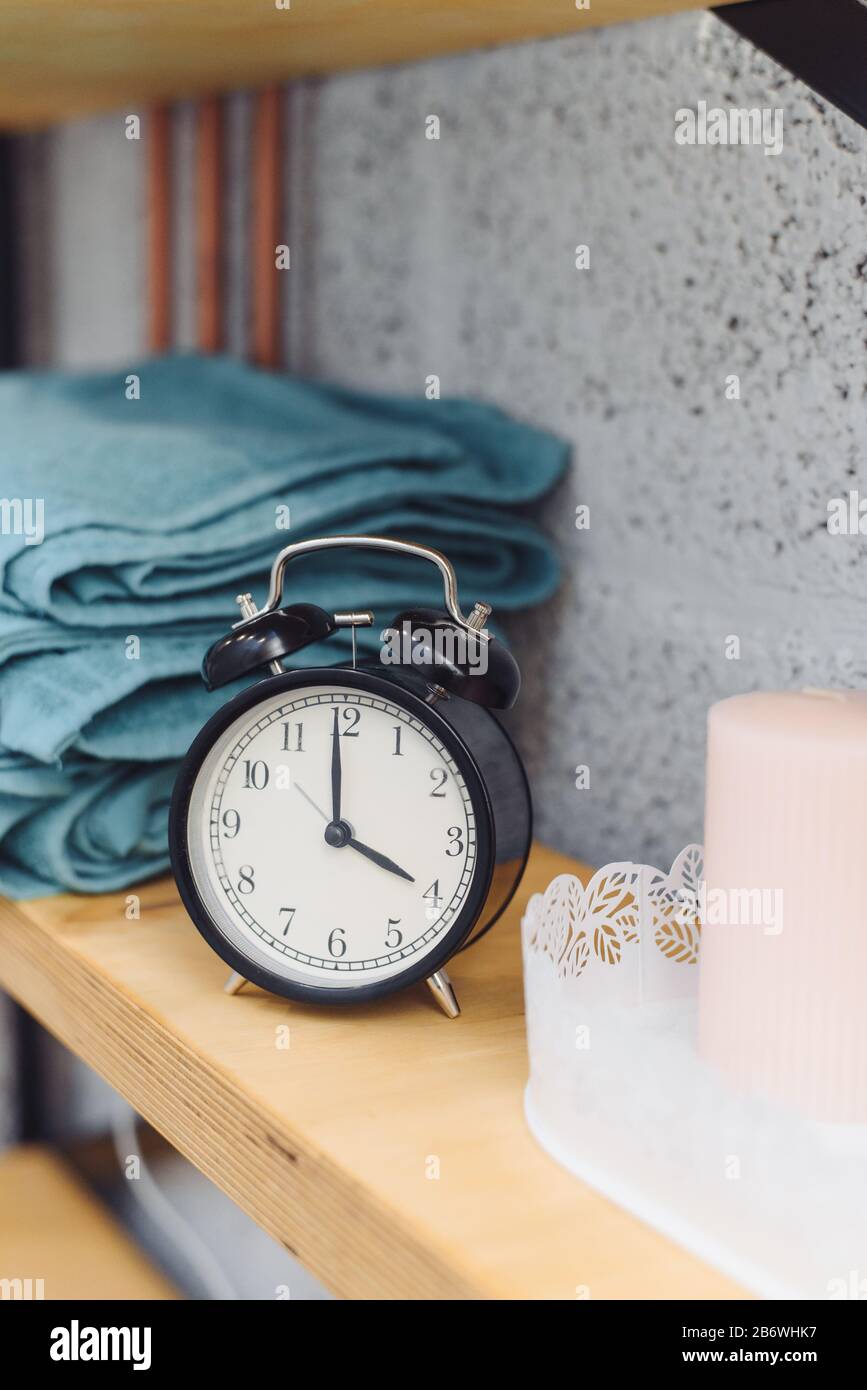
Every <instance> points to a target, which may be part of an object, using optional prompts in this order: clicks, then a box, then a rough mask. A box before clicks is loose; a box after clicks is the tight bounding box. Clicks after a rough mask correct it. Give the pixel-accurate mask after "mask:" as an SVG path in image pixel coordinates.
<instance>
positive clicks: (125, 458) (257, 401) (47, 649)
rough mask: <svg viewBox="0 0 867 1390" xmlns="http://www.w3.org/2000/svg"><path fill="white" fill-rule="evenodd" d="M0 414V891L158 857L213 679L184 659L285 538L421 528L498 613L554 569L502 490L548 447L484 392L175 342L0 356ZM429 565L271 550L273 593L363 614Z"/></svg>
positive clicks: (557, 450) (434, 594)
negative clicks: (342, 382)
mask: <svg viewBox="0 0 867 1390" xmlns="http://www.w3.org/2000/svg"><path fill="white" fill-rule="evenodd" d="M130 375H135V376H137V377H138V378H139V379H140V383H141V385H140V399H138V400H129V399H127V396H126V391H125V382H126V381H127V379H128V377H129V376H130ZM0 422H2V423H0V490H2V493H3V496H4V498H5V499H6V500H7V502H9V503H10V504H12V503H14V502H15V499H19V500H20V502H21V506H19V507H17V509H16V507H15V506H14V505H10V506H8V507H6V508H5V510H4V511H3V534H2V535H0V890H2V891H4V892H6V893H9V894H11V895H13V896H17V897H26V896H32V895H34V894H37V893H40V892H52V891H58V890H60V889H61V888H74V889H80V890H82V891H88V892H97V891H100V890H103V889H111V888H119V887H123V886H124V885H126V884H128V883H132V882H135V881H137V880H139V879H141V878H144V877H146V876H148V875H150V874H153V873H156V872H158V871H160V870H162V869H163V868H164V867H165V866H166V864H167V862H168V856H167V850H166V815H167V806H168V799H169V795H170V791H171V783H172V777H173V774H174V770H175V768H176V766H177V760H178V759H179V758H180V757H181V756H182V755H183V753H184V752H185V750H186V748H187V747H188V745H189V743H190V742H191V740H192V738H193V736H194V734H195V733H196V731H197V729H198V728H199V727H200V726H201V724H202V723H203V722H204V720H205V719H206V718H207V717H208V716H209V714H210V713H212V712H213V710H214V709H215V708H216V707H217V706H218V705H219V704H220V703H222V701H224V700H225V699H226V698H227V692H226V691H220V692H217V693H216V694H208V693H207V692H206V691H205V690H204V687H203V686H202V684H201V681H200V680H199V678H198V670H199V666H200V663H201V659H202V656H203V654H204V651H205V649H206V648H207V647H208V645H209V644H210V643H211V642H212V641H214V640H215V639H216V638H217V637H219V636H220V635H221V634H222V633H223V632H225V631H226V630H227V629H228V627H229V626H230V625H231V623H232V622H234V621H236V619H237V609H236V607H235V604H234V597H235V594H236V593H238V591H239V590H241V589H250V590H251V591H252V592H253V594H254V596H255V597H257V598H258V599H260V601H261V599H262V598H264V594H265V592H266V589H267V577H268V571H269V569H270V566H271V562H272V560H273V558H274V555H275V554H276V552H277V551H278V550H279V549H280V548H281V547H282V546H284V545H286V544H287V543H288V542H289V541H290V540H299V539H302V538H304V537H305V536H313V535H324V534H329V533H334V532H355V533H363V532H366V533H374V534H378V535H392V536H404V537H408V538H410V539H413V540H419V541H423V542H425V543H427V544H429V545H434V546H436V547H438V548H439V549H442V550H444V551H445V552H446V554H447V555H448V556H449V557H450V559H451V560H452V561H453V563H454V564H455V567H456V569H457V572H458V578H459V581H460V584H461V590H462V593H463V594H464V595H466V597H467V599H468V600H472V599H474V598H476V597H484V598H485V599H487V600H488V601H489V602H491V603H492V604H493V605H494V607H495V609H501V610H509V609H514V608H519V607H520V608H523V607H527V606H529V605H531V604H535V603H538V602H540V601H541V600H542V599H544V598H546V597H547V596H548V595H550V594H551V592H552V591H553V589H554V587H555V585H556V582H557V565H556V561H555V558H554V556H553V554H552V551H551V547H550V545H549V543H548V542H547V541H546V540H545V539H544V537H543V536H542V535H541V533H540V532H539V531H538V529H537V528H536V527H534V526H533V524H532V523H531V522H530V521H528V520H527V519H526V518H525V517H524V516H523V515H522V507H523V506H524V505H525V504H527V503H530V502H532V501H534V500H535V499H537V498H539V497H541V496H542V495H543V494H544V493H545V492H547V491H548V490H549V489H550V488H551V487H552V486H553V485H554V483H555V482H556V481H557V479H558V478H559V477H560V475H561V474H562V473H563V471H564V469H565V466H566V462H567V448H566V445H565V444H563V443H562V442H561V441H560V440H557V439H554V438H553V437H552V436H550V435H547V434H544V433H542V432H540V431H539V430H535V429H531V428H529V427H527V426H525V425H521V424H518V423H517V422H515V421H513V420H511V419H509V418H508V417H507V416H505V415H504V414H503V413H502V412H501V411H499V410H496V409H494V408H492V407H489V406H483V405H478V404H475V403H473V402H470V401H461V400H452V401H444V400H440V401H427V400H407V399H394V398H389V397H376V396H367V395H361V394H359V393H355V392H351V391H345V390H337V389H331V388H328V387H322V386H316V385H312V384H310V383H307V382H299V381H295V380H292V379H288V378H286V377H282V376H276V375H272V374H270V373H265V372H259V371H256V370H254V369H252V368H249V367H246V366H243V365H241V364H239V363H236V362H233V361H230V360H227V359H221V358H216V359H215V358H207V359H202V358H197V357H178V358H167V359H161V360H158V361H148V362H144V363H142V364H140V365H138V366H132V367H129V368H128V369H126V370H125V371H124V372H123V373H116V372H113V373H103V374H99V375H92V374H89V375H74V376H67V375H59V374H55V373H44V374H43V373H35V374H34V373H13V374H9V375H6V376H5V377H2V378H0ZM287 526H288V529H287ZM427 568H428V567H426V566H424V565H420V564H419V563H418V562H417V561H412V560H406V561H405V560H403V559H398V558H396V557H394V556H386V555H377V554H372V553H369V552H353V551H350V552H346V553H344V554H339V555H335V554H334V553H332V552H325V553H323V554H321V555H315V556H311V557H310V559H309V560H302V561H298V562H297V563H296V564H295V565H294V566H292V567H291V568H290V570H289V571H288V572H287V581H288V582H287V589H286V592H285V595H284V597H285V601H286V602H293V601H297V600H299V599H307V600H310V601H312V602H316V603H319V604H321V605H322V606H323V607H325V608H330V609H332V610H334V609H339V608H347V607H350V606H356V607H357V606H358V605H359V604H360V603H363V604H364V606H366V607H371V608H373V609H374V610H375V611H376V613H377V618H378V619H381V620H382V621H383V623H384V622H385V621H387V620H388V619H389V618H391V617H392V616H393V614H394V612H395V611H397V610H398V609H399V608H402V607H404V606H406V605H407V604H408V603H427V602H433V603H439V602H440V601H441V591H440V590H439V588H438V580H437V578H436V576H435V575H434V574H433V571H431V574H430V575H428V574H427V573H426V572H425V571H426V570H427ZM131 636H134V637H137V638H138V639H139V643H138V655H137V656H136V655H133V656H132V657H131V655H130V653H131V652H134V646H133V644H130V643H129V642H128V640H127V639H128V638H129V637H131ZM370 640H375V636H374V637H372V638H371V639H370ZM324 652H325V649H323V648H321V647H320V648H319V649H314V648H311V649H309V650H308V651H307V652H305V653H302V654H301V655H302V660H304V661H306V662H314V661H317V660H323V659H324V660H325V661H327V662H331V661H336V660H339V659H341V657H342V656H344V655H345V650H342V649H341V647H340V645H339V644H338V642H336V641H334V640H332V642H331V643H329V645H328V649H327V653H325V654H324V655H323V653H324Z"/></svg>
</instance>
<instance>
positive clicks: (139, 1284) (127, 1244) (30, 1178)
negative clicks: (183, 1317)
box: [0, 1145, 178, 1301]
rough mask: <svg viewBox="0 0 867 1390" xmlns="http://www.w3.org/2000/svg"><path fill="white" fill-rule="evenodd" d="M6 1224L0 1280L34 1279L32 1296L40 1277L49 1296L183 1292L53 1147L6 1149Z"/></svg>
mask: <svg viewBox="0 0 867 1390" xmlns="http://www.w3.org/2000/svg"><path fill="white" fill-rule="evenodd" d="M0 1231H2V1239H0V1280H2V1279H7V1280H10V1281H12V1280H18V1279H20V1280H23V1281H26V1280H32V1281H33V1284H32V1285H31V1289H32V1292H33V1294H34V1296H35V1295H36V1293H37V1288H36V1282H35V1281H36V1280H41V1281H42V1288H41V1290H39V1292H40V1293H41V1296H42V1297H44V1298H45V1299H46V1300H57V1299H75V1300H76V1301H77V1300H78V1299H104V1298H110V1299H124V1300H128V1299H148V1300H152V1299H173V1298H177V1297H178V1294H177V1292H176V1290H175V1289H174V1288H173V1287H172V1285H171V1284H170V1283H169V1281H168V1280H167V1279H166V1278H164V1276H163V1275H162V1274H160V1273H159V1272H158V1271H157V1270H156V1269H154V1267H153V1265H152V1264H151V1263H150V1261H149V1260H148V1259H147V1257H146V1256H145V1255H143V1254H142V1252H141V1251H140V1250H139V1249H138V1248H137V1247H136V1245H134V1244H133V1242H132V1241H131V1240H130V1239H129V1237H128V1236H126V1235H125V1234H124V1232H123V1230H122V1229H121V1227H120V1226H119V1225H118V1224H117V1222H116V1221H115V1219H114V1217H113V1216H112V1215H111V1213H110V1212H108V1211H107V1210H106V1209H105V1207H103V1206H102V1204H101V1203H100V1202H98V1201H97V1199H96V1198H95V1197H94V1196H92V1195H91V1193H90V1192H88V1190H87V1188H86V1187H85V1186H84V1185H83V1183H81V1182H80V1180H79V1179H78V1178H77V1177H76V1176H75V1174H74V1173H73V1172H72V1170H71V1169H70V1168H69V1167H68V1166H67V1165H66V1164H65V1163H64V1161H63V1159H62V1158H60V1157H59V1156H58V1155H57V1154H55V1153H52V1152H51V1150H49V1149H43V1148H39V1147H36V1146H31V1145H26V1146H23V1147H20V1148H16V1149H7V1150H6V1152H5V1153H3V1154H0ZM4 1288H5V1286H4ZM3 1296H8V1295H5V1294H4V1295H3Z"/></svg>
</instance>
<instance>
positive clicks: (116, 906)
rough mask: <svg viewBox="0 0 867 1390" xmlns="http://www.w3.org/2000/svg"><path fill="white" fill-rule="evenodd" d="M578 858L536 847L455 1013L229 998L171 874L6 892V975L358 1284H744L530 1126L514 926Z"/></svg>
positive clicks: (199, 1157)
mask: <svg viewBox="0 0 867 1390" xmlns="http://www.w3.org/2000/svg"><path fill="white" fill-rule="evenodd" d="M565 871H571V872H576V871H577V872H580V873H582V874H583V875H584V876H585V877H586V875H587V873H589V870H586V869H585V868H584V867H583V866H580V865H576V864H575V862H574V861H572V860H569V859H567V858H566V857H565V856H563V855H558V854H556V853H555V852H553V851H550V850H546V849H544V848H543V847H541V846H536V847H535V848H534V851H533V854H532V856H531V860H530V865H529V867H528V871H527V875H526V877H525V881H524V884H523V885H522V889H521V892H520V894H519V897H518V899H517V900H516V902H515V903H514V904H513V905H512V907H511V909H510V911H509V913H508V914H507V916H506V917H505V918H504V919H503V921H502V923H500V924H498V926H497V928H496V929H495V931H493V932H492V933H491V934H490V936H488V937H486V938H485V940H484V941H483V942H481V943H480V944H479V945H478V947H474V948H473V949H472V950H471V951H469V952H467V953H465V954H463V955H461V956H458V957H456V958H455V960H454V961H453V963H452V966H451V967H450V970H451V971H452V974H453V977H454V979H455V982H456V985H457V988H458V994H459V997H460V999H461V1003H462V1005H463V1008H464V1012H463V1014H462V1016H461V1018H460V1019H458V1020H456V1021H454V1022H453V1021H450V1020H448V1019H446V1018H445V1017H444V1016H443V1015H442V1014H440V1013H439V1011H438V1010H437V1009H436V1007H435V1005H434V1004H433V1003H432V1002H431V1001H429V998H428V991H427V990H425V989H424V987H423V986H420V987H419V988H418V990H409V991H404V992H403V993H402V994H400V995H397V996H394V997H392V998H389V999H388V1000H385V1001H381V1002H380V1003H378V1004H376V1005H370V1006H357V1007H355V1008H354V1009H351V1010H350V1009H327V1010H326V1009H314V1008H312V1007H308V1006H301V1005H289V1004H288V1003H287V1002H286V1001H284V1000H279V999H275V998H273V997H272V996H267V995H265V994H263V993H261V992H260V991H254V990H250V991H248V992H245V993H244V994H243V995H240V996H237V997H236V998H231V997H229V996H227V995H225V994H224V992H223V990H222V984H223V980H224V978H225V967H224V966H223V965H222V963H221V962H220V961H219V960H218V959H217V958H216V957H215V956H214V955H213V954H212V953H211V952H210V951H209V950H208V948H207V947H206V946H205V943H204V942H203V941H202V940H201V938H200V937H199V935H198V933H197V932H196V931H195V930H194V928H193V927H192V925H191V924H190V923H189V922H188V920H187V919H186V917H185V915H184V913H183V910H182V908H181V907H180V904H179V903H178V900H177V895H176V891H175V889H174V885H173V884H172V883H170V882H169V881H168V880H162V881H159V882H157V883H155V884H151V885H146V886H144V887H143V888H142V889H141V890H140V892H141V919H140V921H138V922H128V921H126V919H125V913H124V909H125V895H124V894H113V895H112V894H109V895H106V896H105V897H94V898H77V897H73V896H69V895H67V896H60V897H56V898H46V899H42V900H39V901H37V902H28V903H18V904H12V903H9V902H4V901H3V900H0V983H2V985H3V986H4V987H5V988H6V989H7V990H9V992H10V993H11V994H13V995H14V996H15V997H16V998H17V999H18V1000H19V1001H20V1002H21V1003H22V1004H23V1005H24V1007H25V1008H27V1009H29V1010H30V1012H31V1013H33V1014H34V1015H35V1016H36V1017H37V1018H38V1019H39V1020H40V1021H41V1022H42V1023H43V1024H44V1025H45V1026H46V1027H47V1028H48V1029H49V1030H50V1031H51V1032H52V1033H54V1034H55V1035H56V1036H57V1037H58V1038H59V1039H60V1040H61V1041H62V1042H63V1043H65V1044H66V1046H67V1047H69V1048H70V1049H71V1050H72V1051H73V1052H74V1053H76V1054H77V1055H78V1056H79V1057H81V1058H82V1059H83V1060H84V1061H85V1062H87V1063H88V1064H89V1065H91V1066H92V1067H94V1069H95V1070H96V1071H97V1072H99V1073H100V1074H101V1075H102V1076H103V1077H105V1079H106V1080H107V1081H108V1082H109V1084H110V1085H112V1086H113V1087H115V1089H116V1090H118V1091H119V1092H120V1093H121V1094H122V1095H123V1096H124V1097H125V1098H126V1099H127V1100H128V1101H129V1102H130V1104H132V1105H133V1106H134V1107H135V1109H136V1110H137V1111H138V1112H139V1113H140V1114H141V1115H143V1116H144V1118H145V1119H147V1120H148V1121H149V1122H150V1123H151V1124H152V1125H153V1126H154V1127H155V1128H156V1129H157V1130H158V1131H159V1132H160V1133H162V1134H163V1135H164V1136H165V1138H166V1139H167V1140H168V1141H169V1142H170V1143H171V1144H173V1145H174V1146H175V1147H176V1148H177V1149H178V1150H179V1151H180V1152H181V1153H183V1154H184V1155H185V1156H186V1157H187V1158H189V1159H190V1160H191V1161H192V1162H193V1163H194V1164H195V1165H196V1166H197V1167H198V1168H199V1169H201V1171H202V1172H204V1173H205V1174H206V1175H207V1176H208V1177H209V1178H211V1179H212V1181H214V1182H215V1183H216V1184H217V1186H218V1187H220V1188H221V1189H222V1190H223V1191H224V1192H226V1193H227V1194H228V1195H229V1196H230V1197H231V1198H232V1199H233V1200H234V1201H235V1202H236V1203H237V1204H238V1205H239V1206H240V1207H241V1208H242V1209H243V1210H244V1211H246V1212H247V1213H248V1214H249V1215H250V1216H251V1217H252V1218H253V1220H254V1221H256V1222H257V1223H258V1224H259V1225H260V1226H261V1227H262V1228H263V1229H264V1230H265V1231H267V1232H268V1233H269V1234H270V1235H271V1236H273V1237H274V1238H275V1239H276V1240H277V1241H279V1242H280V1243H281V1244H282V1245H283V1246H284V1247H285V1248H286V1249H287V1250H288V1251H289V1252H290V1253H291V1254H292V1255H294V1256H296V1257H297V1258H298V1259H300V1260H301V1262H302V1263H303V1264H304V1265H305V1266H306V1267H307V1268H308V1269H309V1270H311V1271H312V1272H313V1273H314V1274H315V1275H316V1276H317V1277H318V1278H319V1279H321V1280H322V1282H323V1283H324V1284H326V1286H327V1287H329V1288H330V1289H332V1290H333V1291H334V1292H335V1293H337V1294H338V1295H340V1296H342V1297H347V1298H356V1299H378V1298H384V1299H408V1298H409V1299H425V1300H431V1299H487V1298H505V1299H509V1298H574V1296H575V1289H576V1287H578V1286H580V1285H589V1286H590V1287H591V1288H592V1290H593V1294H592V1296H593V1297H594V1298H597V1297H636V1298H637V1297H647V1298H656V1297H660V1296H663V1297H666V1296H667V1297H672V1298H677V1297H737V1296H740V1293H741V1291H740V1290H739V1289H737V1288H736V1287H735V1286H734V1285H733V1284H732V1283H731V1282H730V1281H728V1280H727V1279H725V1278H724V1277H723V1276H722V1275H719V1274H717V1273H716V1272H715V1271H714V1270H711V1269H709V1268H708V1267H707V1266H705V1265H703V1264H702V1263H701V1262H700V1261H698V1260H696V1259H695V1258H694V1257H693V1256H691V1255H689V1254H687V1253H686V1252H685V1251H683V1250H682V1249H680V1248H679V1247H676V1246H674V1245H672V1244H671V1243H670V1242H668V1241H667V1240H665V1239H664V1238H663V1237H662V1236H660V1235H659V1234H657V1233H656V1232H654V1231H652V1230H650V1229H649V1228H648V1227H645V1226H643V1225H642V1224H641V1223H640V1222H639V1221H637V1220H636V1219H635V1218H633V1217H631V1216H629V1215H628V1214H627V1213H626V1212H625V1211H623V1210H621V1209H620V1208H617V1207H615V1206H614V1205H613V1204H611V1203H609V1202H608V1201H606V1200H605V1199H604V1198H603V1197H601V1196H600V1195H599V1194H598V1193H596V1192H594V1191H593V1190H592V1189H590V1188H588V1187H586V1186H584V1185H583V1184H581V1183H579V1182H577V1181H576V1180H575V1179H574V1178H573V1177H571V1176H570V1175H569V1174H567V1173H565V1172H564V1171H563V1170H562V1169H560V1168H559V1167H558V1166H557V1165H555V1164H554V1163H553V1161H552V1160H551V1159H549V1158H548V1157H547V1155H545V1154H544V1153H543V1152H542V1150H541V1149H540V1148H539V1147H538V1146H537V1145H536V1144H535V1142H534V1141H533V1139H532V1138H531V1137H530V1134H529V1131H528V1130H527V1127H526V1125H525V1122H524V1119H523V1109H522V1098H523V1090H524V1085H525V1082H526V1076H527V1058H526V1044H525V1037H524V1025H523V993H522V980H521V965H520V946H519V920H520V916H521V914H522V911H523V907H524V905H525V903H526V901H527V898H528V896H529V895H530V893H531V892H533V891H538V890H540V889H542V888H544V887H545V886H546V884H547V883H548V882H549V881H550V879H551V878H552V877H554V875H555V874H557V873H562V872H565ZM287 1025H288V1026H289V1028H290V1032H291V1046H290V1048H289V1050H288V1051H281V1049H280V1047H279V1046H277V1045H276V1044H275V1036H276V1035H277V1033H278V1032H279V1030H283V1029H285V1028H286V1026H287ZM432 1159H435V1161H436V1164H437V1165H438V1166H439V1165H440V1164H441V1168H442V1171H441V1174H440V1172H439V1171H438V1172H437V1173H436V1175H435V1176H436V1177H437V1178H438V1179H440V1180H438V1181H428V1180H427V1179H428V1177H430V1176H431V1175H430V1174H429V1173H428V1172H427V1169H428V1167H429V1164H430V1162H431V1161H432Z"/></svg>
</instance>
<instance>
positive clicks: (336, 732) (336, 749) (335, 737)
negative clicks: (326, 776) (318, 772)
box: [331, 707, 343, 825]
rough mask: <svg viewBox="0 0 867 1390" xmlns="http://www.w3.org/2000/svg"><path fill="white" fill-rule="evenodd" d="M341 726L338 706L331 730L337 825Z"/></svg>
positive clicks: (334, 819) (333, 804) (333, 812)
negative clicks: (338, 720) (338, 719)
mask: <svg viewBox="0 0 867 1390" xmlns="http://www.w3.org/2000/svg"><path fill="white" fill-rule="evenodd" d="M342 776H343V772H342V768H341V766H340V726H339V725H338V722H337V708H336V707H335V710H334V728H333V729H332V731H331V820H332V822H333V823H334V824H335V825H336V824H337V822H338V821H339V820H340V784H341V781H342Z"/></svg>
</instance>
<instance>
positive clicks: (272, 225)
mask: <svg viewBox="0 0 867 1390" xmlns="http://www.w3.org/2000/svg"><path fill="white" fill-rule="evenodd" d="M282 108H283V93H282V91H281V90H280V88H279V87H270V88H268V89H267V90H266V91H263V92H260V93H259V94H258V96H257V98H256V119H255V124H254V132H253V180H252V196H253V235H252V244H251V259H252V266H251V273H252V308H253V331H252V343H251V351H252V357H253V361H254V362H256V363H257V364H258V365H259V366H261V367H271V368H276V367H278V366H279V365H280V357H281V353H280V309H281V289H282V276H283V274H284V272H283V271H280V270H278V269H277V267H276V264H275V260H276V248H277V246H278V245H280V244H281V243H282V242H283V237H282V236H281V223H282V217H283V209H282V201H283V200H282V197H281V188H282V181H283V167H282V159H283V131H282Z"/></svg>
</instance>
